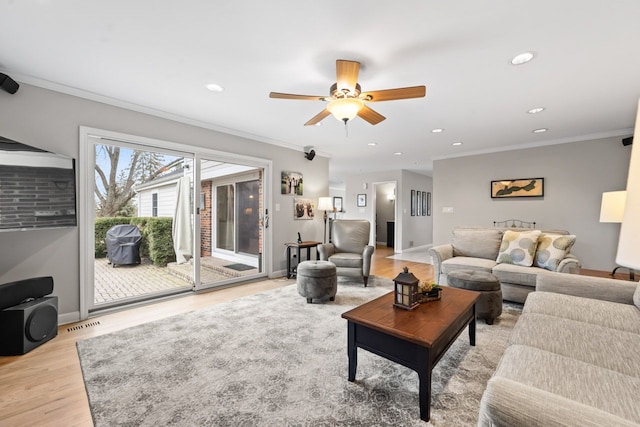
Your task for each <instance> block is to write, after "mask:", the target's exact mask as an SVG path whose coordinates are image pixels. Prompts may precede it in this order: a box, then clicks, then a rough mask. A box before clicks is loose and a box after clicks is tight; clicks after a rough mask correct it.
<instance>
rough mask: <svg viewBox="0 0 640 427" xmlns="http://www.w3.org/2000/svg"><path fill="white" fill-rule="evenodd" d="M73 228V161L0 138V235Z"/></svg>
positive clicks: (74, 216) (75, 218)
mask: <svg viewBox="0 0 640 427" xmlns="http://www.w3.org/2000/svg"><path fill="white" fill-rule="evenodd" d="M76 225H77V216H76V172H75V160H74V159H72V158H71V157H66V156H62V155H59V154H54V153H51V152H48V151H45V150H41V149H39V148H35V147H31V146H29V145H26V144H21V143H19V142H16V141H12V140H10V139H7V138H4V137H2V136H0V231H14V230H35V229H40V228H58V227H75V226H76Z"/></svg>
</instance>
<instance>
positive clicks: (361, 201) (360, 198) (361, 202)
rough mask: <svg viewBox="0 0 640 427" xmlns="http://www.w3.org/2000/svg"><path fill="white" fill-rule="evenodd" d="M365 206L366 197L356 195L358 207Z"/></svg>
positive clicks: (364, 195)
mask: <svg viewBox="0 0 640 427" xmlns="http://www.w3.org/2000/svg"><path fill="white" fill-rule="evenodd" d="M364 206H367V195H366V194H358V207H359V208H361V207H364Z"/></svg>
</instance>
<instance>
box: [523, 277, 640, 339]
mask: <svg viewBox="0 0 640 427" xmlns="http://www.w3.org/2000/svg"><path fill="white" fill-rule="evenodd" d="M638 288H639V289H640V285H638ZM637 293H638V292H636V294H637ZM522 313H523V314H525V313H537V314H546V315H549V316H555V317H561V318H564V319H570V320H576V321H579V322H585V323H589V324H591V325H599V326H604V327H606V328H612V329H618V330H621V331H627V332H633V333H636V334H640V310H639V309H638V308H637V307H636V306H634V305H630V304H619V303H615V302H610V301H602V300H597V299H591V298H577V297H575V296H571V295H563V294H556V293H551V292H534V293H532V294H530V295H529V297H528V298H527V304H526V305H525V306H524V308H523V309H522ZM638 340H640V336H639V337H638Z"/></svg>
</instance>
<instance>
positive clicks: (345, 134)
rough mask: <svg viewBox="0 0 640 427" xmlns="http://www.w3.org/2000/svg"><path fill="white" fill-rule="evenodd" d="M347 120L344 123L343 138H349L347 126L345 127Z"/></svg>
mask: <svg viewBox="0 0 640 427" xmlns="http://www.w3.org/2000/svg"><path fill="white" fill-rule="evenodd" d="M347 122H348V121H347V120H345V121H344V136H345V137H346V138H349V126H347Z"/></svg>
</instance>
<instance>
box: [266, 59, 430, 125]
mask: <svg viewBox="0 0 640 427" xmlns="http://www.w3.org/2000/svg"><path fill="white" fill-rule="evenodd" d="M359 72H360V63H359V62H357V61H347V60H344V59H338V60H337V61H336V83H334V84H332V85H331V88H330V89H329V93H330V95H329V96H313V95H294V94H290V93H280V92H271V93H270V94H269V97H270V98H280V99H298V100H305V101H325V102H328V103H329V104H328V105H327V107H326V108H325V109H324V110H322V111H321V112H320V113H318V114H316V115H315V116H314V117H312V118H311V120H309V121H308V122H307V123H305V124H304V125H305V126H311V125H315V124H317V123H319V122H320V121H321V120H322V119H324V118H325V117H327V116H328V115H330V114H333V116H334V117H335V118H336V119H338V120H341V121H343V122H344V124H345V125H346V124H347V122H348V121H349V120H351V119H353V118H354V117H355V116H358V117H360V118H362V119H364V120H366V121H367V122H369V123H371V124H372V125H377V124H378V123H380V122H381V121H383V120H384V119H385V117H384V116H383V115H382V114H380V113H378V112H376V111H374V110H372V109H371V108H369V107H368V106H367V105H366V104H367V103H369V102H380V101H393V100H396V99H409V98H422V97H423V96H425V93H426V87H425V86H411V87H404V88H397V89H386V90H374V91H370V92H362V90H361V89H360V85H359V84H358V73H359Z"/></svg>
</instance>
